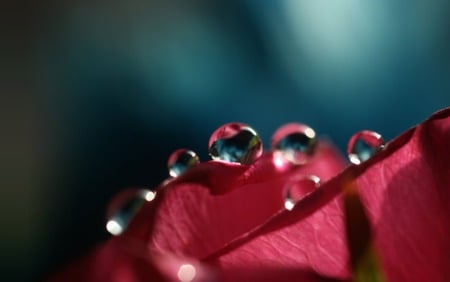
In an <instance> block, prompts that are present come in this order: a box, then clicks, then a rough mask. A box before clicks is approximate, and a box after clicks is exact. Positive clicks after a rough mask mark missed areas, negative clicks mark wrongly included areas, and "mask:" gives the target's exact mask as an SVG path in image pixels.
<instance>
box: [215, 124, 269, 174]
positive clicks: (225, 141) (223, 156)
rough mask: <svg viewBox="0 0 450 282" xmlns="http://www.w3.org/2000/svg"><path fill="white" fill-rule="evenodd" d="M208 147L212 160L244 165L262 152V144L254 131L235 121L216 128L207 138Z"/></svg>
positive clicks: (251, 161)
mask: <svg viewBox="0 0 450 282" xmlns="http://www.w3.org/2000/svg"><path fill="white" fill-rule="evenodd" d="M208 148H209V155H210V156H211V158H212V159H213V160H220V161H225V162H231V163H240V164H244V165H249V164H252V163H253V162H254V161H256V160H257V159H258V158H259V157H260V156H261V155H262V153H263V144H262V141H261V138H260V137H259V135H258V134H257V133H256V131H255V130H253V128H251V127H250V126H248V125H246V124H243V123H236V122H235V123H227V124H225V125H223V126H221V127H219V128H218V129H216V130H215V131H214V132H213V134H212V135H211V137H210V139H209V143H208Z"/></svg>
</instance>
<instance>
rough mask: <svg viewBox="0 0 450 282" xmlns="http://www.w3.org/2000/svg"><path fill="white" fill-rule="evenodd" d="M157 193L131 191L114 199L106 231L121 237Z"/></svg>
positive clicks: (122, 193)
mask: <svg viewBox="0 0 450 282" xmlns="http://www.w3.org/2000/svg"><path fill="white" fill-rule="evenodd" d="M155 197H156V192H155V191H151V190H147V189H129V190H125V191H123V192H121V193H119V194H118V195H117V196H115V197H114V198H113V200H112V201H111V204H110V206H109V208H108V212H107V222H106V230H107V231H108V232H109V233H111V234H112V235H120V234H122V233H123V231H125V229H126V228H127V226H128V224H129V223H130V221H131V220H132V219H133V217H134V216H135V215H136V213H137V212H138V211H139V209H140V208H141V207H142V205H143V204H144V203H145V202H146V201H147V202H151V201H153V200H154V199H155Z"/></svg>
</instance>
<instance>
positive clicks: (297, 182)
mask: <svg viewBox="0 0 450 282" xmlns="http://www.w3.org/2000/svg"><path fill="white" fill-rule="evenodd" d="M319 185H320V178H319V177H317V176H315V175H308V176H302V177H300V178H297V179H293V180H291V181H289V182H288V184H287V185H286V188H285V196H284V207H285V208H286V209H287V210H289V211H290V210H292V209H293V208H294V207H295V204H296V203H298V201H300V200H301V199H303V198H304V197H305V196H306V195H307V194H309V193H311V192H312V191H314V190H315V189H316V188H317V187H319Z"/></svg>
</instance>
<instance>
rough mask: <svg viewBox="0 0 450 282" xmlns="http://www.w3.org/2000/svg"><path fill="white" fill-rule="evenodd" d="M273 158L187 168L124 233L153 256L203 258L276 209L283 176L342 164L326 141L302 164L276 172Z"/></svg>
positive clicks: (325, 172) (323, 172) (327, 171)
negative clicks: (168, 254)
mask: <svg viewBox="0 0 450 282" xmlns="http://www.w3.org/2000/svg"><path fill="white" fill-rule="evenodd" d="M273 157H274V156H273V155H272V154H266V155H264V156H263V157H262V158H261V159H259V160H258V161H257V162H256V163H255V164H254V165H252V166H249V167H243V166H236V165H233V164H227V163H220V162H208V163H205V164H200V165H198V166H197V167H195V168H192V169H191V170H190V171H189V172H187V173H186V174H185V175H183V176H181V177H180V178H179V179H176V180H174V181H172V182H170V183H169V184H168V185H167V186H166V187H162V188H161V191H158V195H157V197H156V199H155V200H154V201H153V202H152V203H149V204H148V205H146V206H144V208H143V210H142V211H141V212H140V213H139V214H138V216H137V217H136V219H135V220H134V221H133V222H132V223H131V225H130V227H129V230H128V232H126V233H125V235H126V236H132V237H134V238H140V239H142V240H147V242H148V247H149V248H150V249H151V250H153V251H155V252H157V253H164V252H171V253H175V254H178V255H186V256H191V257H196V258H204V257H206V256H208V255H210V254H211V253H213V252H214V251H216V250H217V249H219V248H222V247H223V246H224V245H225V244H227V243H228V242H230V241H231V240H233V239H234V238H236V237H239V236H241V235H242V234H245V233H247V232H248V231H250V230H252V229H253V228H255V227H257V226H259V225H260V224H262V223H263V222H265V221H266V220H267V219H268V218H269V217H271V216H272V215H273V214H274V213H275V212H277V211H279V210H280V209H282V208H283V205H284V199H283V193H282V192H283V188H284V184H285V183H286V179H287V178H288V177H290V176H291V175H294V174H305V175H308V174H311V173H314V174H316V175H318V176H319V177H321V179H325V180H326V179H329V178H330V177H331V176H333V175H335V174H336V173H337V172H338V171H340V170H341V169H342V167H343V163H344V162H343V161H342V158H341V157H340V155H338V154H337V153H336V151H335V150H334V149H333V148H332V147H331V146H330V145H327V144H326V143H323V144H322V145H321V146H320V148H318V152H317V153H316V155H315V156H314V157H313V158H312V160H311V161H310V162H309V163H308V164H307V165H304V166H298V167H288V168H286V167H282V168H280V167H277V166H276V165H274V162H273ZM225 190H226V191H225ZM224 191H225V192H226V193H224ZM217 193H218V194H217Z"/></svg>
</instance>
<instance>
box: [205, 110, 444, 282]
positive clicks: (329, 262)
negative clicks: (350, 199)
mask: <svg viewBox="0 0 450 282" xmlns="http://www.w3.org/2000/svg"><path fill="white" fill-rule="evenodd" d="M449 115H450V109H447V110H445V111H442V112H439V113H437V114H435V115H434V116H432V117H431V118H430V119H429V120H428V121H426V122H424V123H423V124H422V125H420V126H418V127H417V128H414V129H411V130H409V131H407V132H406V133H404V134H403V135H401V136H400V137H399V138H397V139H396V140H394V141H393V142H392V143H391V144H389V145H388V147H387V149H386V150H385V151H383V152H381V153H380V154H379V155H377V156H376V157H374V158H373V159H371V160H369V161H367V162H366V163H364V164H362V165H359V166H351V167H349V168H348V169H347V170H345V171H344V172H343V173H342V174H340V175H339V176H337V177H336V178H334V179H332V180H331V181H329V182H328V183H326V184H324V185H323V186H322V187H321V188H320V189H318V190H316V191H315V192H313V193H311V194H310V195H309V196H308V197H306V198H304V200H302V201H301V202H300V203H299V204H298V205H297V206H296V207H295V208H294V210H293V211H292V212H291V213H288V212H282V213H279V214H277V215H275V216H274V217H273V218H272V219H270V220H269V221H267V222H266V223H265V224H264V225H262V226H260V227H259V228H257V229H255V230H253V231H252V232H251V233H249V234H246V235H245V236H242V237H241V238H239V239H237V240H235V241H234V242H232V243H231V244H229V245H228V246H226V247H225V248H224V249H222V250H220V251H218V252H217V253H216V254H214V255H212V256H211V257H210V259H212V260H214V259H216V260H217V261H218V262H219V263H220V265H221V267H222V271H224V272H228V271H231V270H232V269H233V268H234V267H236V266H237V265H247V266H249V267H255V268H258V269H263V268H266V267H299V268H306V269H308V268H311V269H313V270H314V271H316V272H317V273H319V274H325V275H329V276H332V277H341V278H345V277H347V275H348V272H347V269H348V268H347V267H348V264H347V262H348V255H347V249H346V247H345V234H344V230H343V219H342V206H341V205H340V204H338V202H337V200H338V198H337V196H338V195H339V193H341V192H342V190H343V189H344V188H345V186H344V185H345V184H348V181H349V180H351V179H356V185H357V186H358V188H359V191H360V194H361V198H362V201H363V203H365V205H366V210H367V211H368V214H369V217H370V219H371V222H372V225H373V229H374V232H375V237H376V238H375V241H376V245H377V247H378V248H379V253H380V257H381V263H382V267H383V269H384V272H385V275H386V277H387V280H388V281H450V280H449V279H450V276H449V275H450V274H449V273H450V272H449V271H448V269H449V267H450V256H449V254H450V240H449V238H450V223H449V222H450V221H449V217H450V196H449V195H450V147H449V146H448V144H450V118H449Z"/></svg>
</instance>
